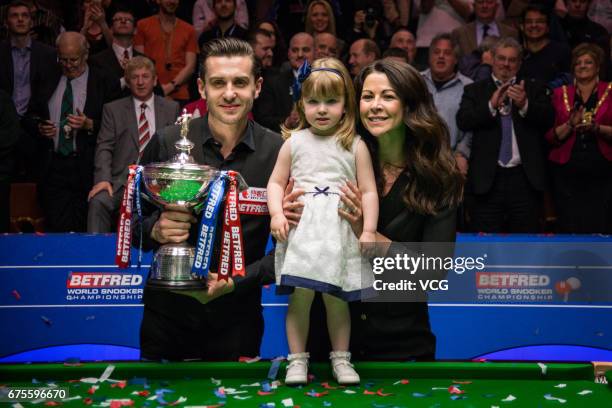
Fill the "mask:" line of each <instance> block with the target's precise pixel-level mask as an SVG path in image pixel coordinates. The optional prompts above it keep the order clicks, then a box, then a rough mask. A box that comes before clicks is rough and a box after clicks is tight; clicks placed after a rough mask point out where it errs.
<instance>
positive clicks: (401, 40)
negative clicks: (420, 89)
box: [389, 27, 416, 64]
mask: <svg viewBox="0 0 612 408" xmlns="http://www.w3.org/2000/svg"><path fill="white" fill-rule="evenodd" d="M389 48H401V49H403V50H404V52H405V53H406V59H407V61H408V63H409V64H412V63H413V62H414V58H415V57H416V40H415V38H414V35H413V34H412V33H411V32H410V30H408V29H407V28H405V27H400V28H399V29H398V30H397V31H396V32H395V33H394V34H393V35H392V36H391V41H390V42H389Z"/></svg>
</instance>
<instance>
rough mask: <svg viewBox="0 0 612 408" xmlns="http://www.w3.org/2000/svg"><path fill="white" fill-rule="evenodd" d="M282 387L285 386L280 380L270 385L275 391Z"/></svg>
mask: <svg viewBox="0 0 612 408" xmlns="http://www.w3.org/2000/svg"><path fill="white" fill-rule="evenodd" d="M281 385H283V384H282V383H281V382H280V381H279V380H274V381H272V382H271V383H270V388H272V389H273V390H275V389H277V388H278V387H280V386H281Z"/></svg>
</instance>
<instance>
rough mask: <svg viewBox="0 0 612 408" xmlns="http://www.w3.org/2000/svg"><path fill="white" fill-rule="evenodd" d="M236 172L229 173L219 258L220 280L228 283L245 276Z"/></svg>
mask: <svg viewBox="0 0 612 408" xmlns="http://www.w3.org/2000/svg"><path fill="white" fill-rule="evenodd" d="M236 174H237V173H236V172H235V171H231V170H230V171H228V172H227V176H228V178H229V188H228V189H227V195H226V196H225V200H226V201H225V216H224V220H223V235H222V237H221V255H220V257H219V280H225V281H227V280H228V278H229V277H230V276H244V274H245V269H244V268H245V266H244V244H243V241H242V225H241V224H240V215H239V213H238V181H237V180H236Z"/></svg>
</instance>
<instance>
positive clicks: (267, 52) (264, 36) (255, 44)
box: [248, 29, 276, 70]
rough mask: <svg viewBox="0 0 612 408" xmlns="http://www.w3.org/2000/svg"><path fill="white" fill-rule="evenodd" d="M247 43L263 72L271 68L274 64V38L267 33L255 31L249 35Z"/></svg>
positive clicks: (259, 30)
mask: <svg viewBox="0 0 612 408" xmlns="http://www.w3.org/2000/svg"><path fill="white" fill-rule="evenodd" d="M248 42H249V44H250V45H251V47H252V48H253V52H255V58H257V60H258V61H259V63H260V64H261V68H262V69H263V70H268V69H270V68H272V63H273V62H274V47H275V45H276V44H275V43H274V36H273V35H272V34H270V32H269V31H266V30H262V29H256V30H253V31H251V32H250V33H249V35H248Z"/></svg>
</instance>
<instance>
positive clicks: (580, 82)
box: [546, 43, 612, 234]
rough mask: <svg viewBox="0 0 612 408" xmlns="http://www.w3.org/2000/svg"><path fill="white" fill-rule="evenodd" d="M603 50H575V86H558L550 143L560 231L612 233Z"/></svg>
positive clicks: (611, 124) (610, 108)
mask: <svg viewBox="0 0 612 408" xmlns="http://www.w3.org/2000/svg"><path fill="white" fill-rule="evenodd" d="M603 59H604V54H603V52H602V51H601V49H600V48H599V47H597V46H596V45H594V44H586V43H585V44H580V45H578V46H577V47H576V48H575V49H574V51H573V52H572V68H573V74H574V78H575V83H574V84H573V85H567V86H565V85H564V86H561V87H559V88H556V89H555V90H554V93H553V97H552V105H553V107H554V109H555V124H554V126H553V127H552V128H551V129H550V130H549V131H548V132H547V133H546V140H548V142H549V143H550V145H551V150H550V153H549V155H548V160H549V161H550V162H552V165H553V166H552V170H553V182H554V197H555V207H556V210H557V217H558V218H557V222H558V227H559V232H563V233H579V234H590V233H604V234H610V233H612V213H610V208H611V206H612V94H611V93H610V90H611V88H612V85H611V84H610V83H608V82H603V81H599V79H598V75H599V70H600V68H601V64H602V61H603Z"/></svg>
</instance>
